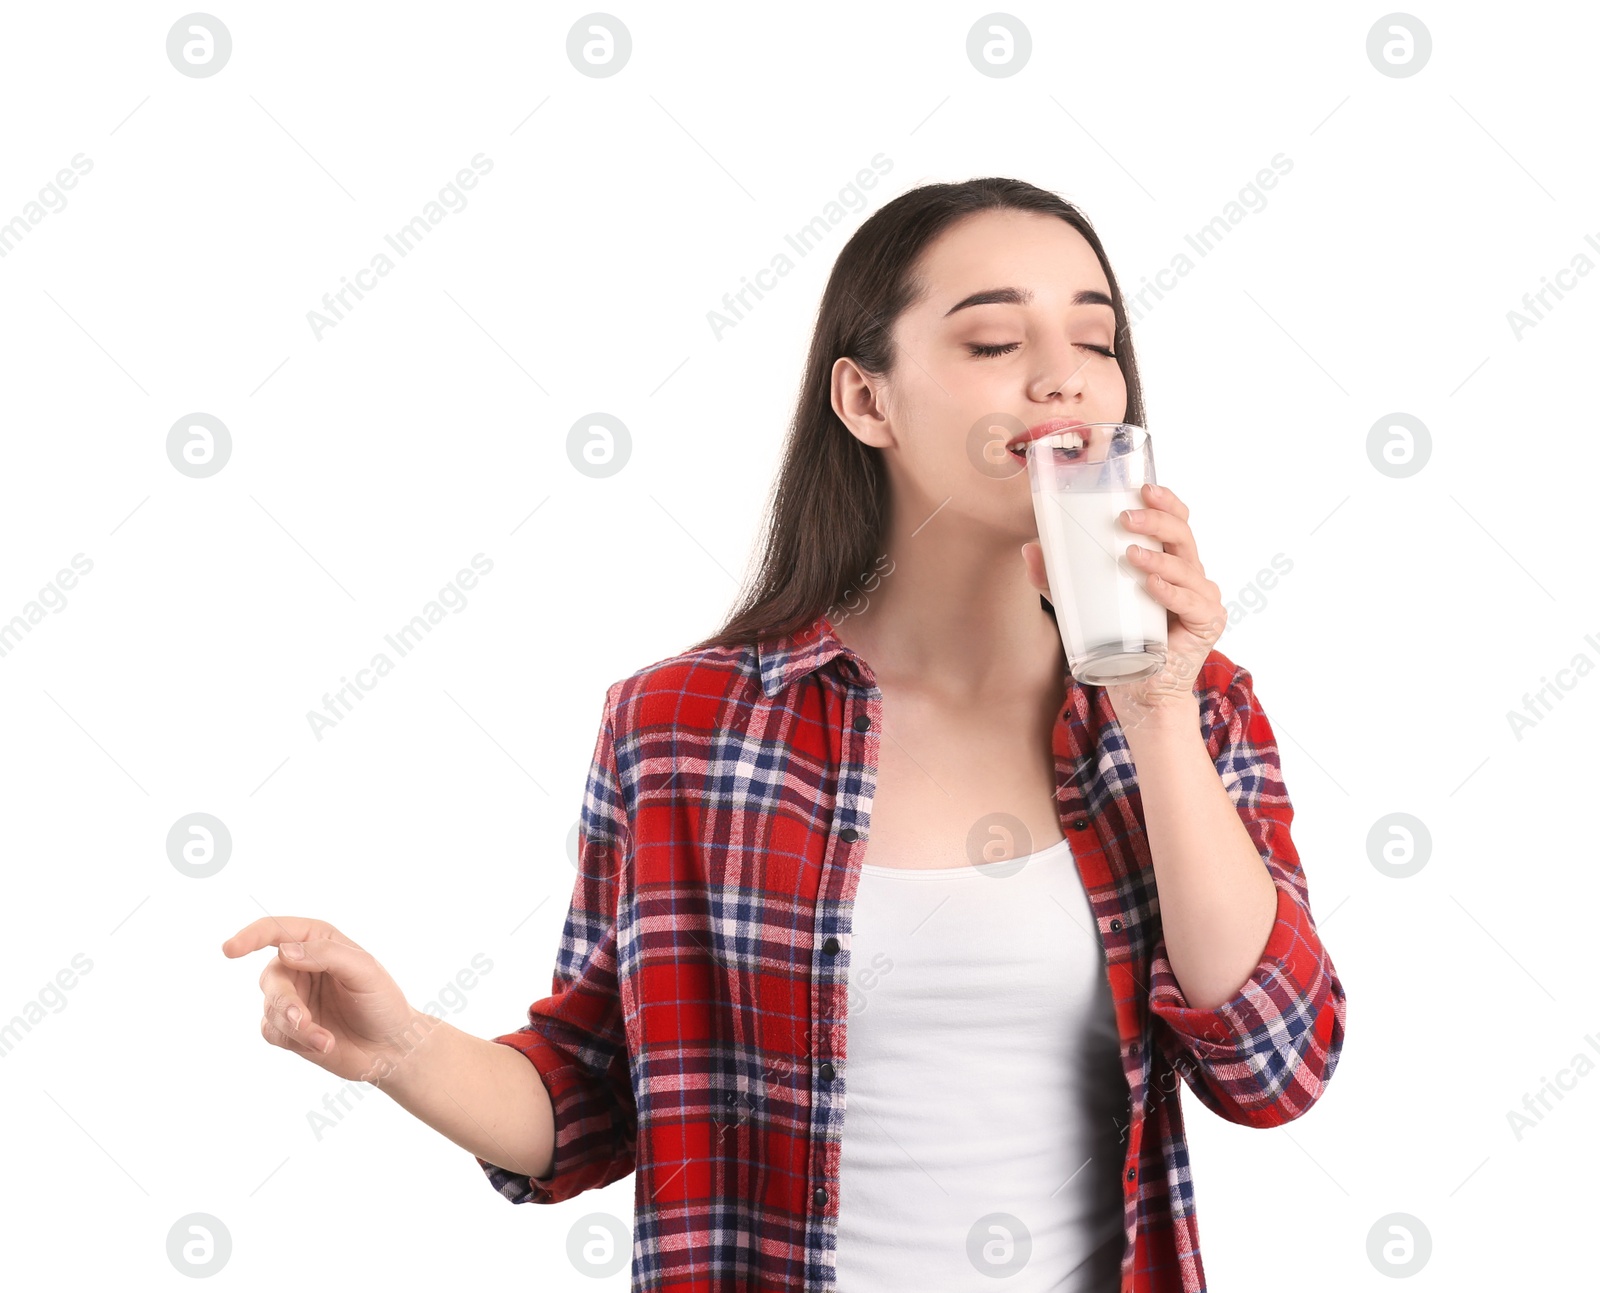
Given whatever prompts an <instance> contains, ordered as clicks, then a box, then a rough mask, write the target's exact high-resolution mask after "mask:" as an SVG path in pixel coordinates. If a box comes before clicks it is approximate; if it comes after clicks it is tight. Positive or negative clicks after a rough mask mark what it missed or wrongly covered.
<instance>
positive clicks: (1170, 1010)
mask: <svg viewBox="0 0 1600 1293" xmlns="http://www.w3.org/2000/svg"><path fill="white" fill-rule="evenodd" d="M1212 662H1220V664H1221V665H1222V666H1225V667H1218V665H1216V664H1213V663H1212ZM1207 672H1208V674H1210V675H1215V678H1216V681H1215V682H1214V683H1213V684H1212V685H1209V686H1206V687H1204V688H1203V689H1202V690H1201V691H1200V693H1199V694H1200V697H1201V724H1202V730H1203V731H1204V732H1205V733H1206V745H1207V749H1208V751H1209V752H1210V754H1211V756H1212V758H1213V761H1214V762H1215V764H1216V768H1217V772H1218V774H1219V775H1220V776H1221V778H1222V783H1223V786H1224V787H1225V788H1226V789H1227V792H1228V796H1229V798H1230V799H1232V801H1233V804H1234V807H1235V808H1236V809H1237V811H1238V813H1239V818H1240V820H1241V821H1242V822H1243V823H1244V826H1245V829H1246V831H1247V832H1248V833H1249V835H1250V839H1251V840H1252V842H1253V843H1254V844H1255V846H1256V851H1257V852H1258V853H1260V855H1261V860H1262V862H1263V864H1264V865H1265V866H1266V868H1267V871H1268V872H1269V874H1270V875H1271V876H1272V883H1273V885H1274V886H1275V888H1276V889H1277V894H1278V909H1277V913H1276V916H1275V917H1274V920H1273V925H1272V930H1271V933H1270V934H1269V935H1268V937H1267V944H1266V947H1265V948H1264V949H1263V950H1262V953H1261V960H1260V962H1259V963H1258V964H1257V966H1256V968H1255V971H1254V973H1252V974H1251V976H1250V977H1249V978H1248V979H1247V980H1246V981H1245V983H1244V985H1243V986H1242V987H1241V988H1240V989H1239V991H1238V992H1237V993H1236V994H1235V995H1234V996H1233V997H1232V998H1231V999H1230V1000H1228V1001H1225V1002H1223V1003H1222V1004H1221V1005H1220V1006H1218V1007H1216V1008H1215V1009H1214V1010H1197V1009H1195V1008H1194V1007H1192V1006H1190V1005H1189V1004H1188V1002H1187V1001H1186V1000H1185V998H1184V995H1183V991H1182V989H1181V988H1180V987H1179V986H1178V980H1177V976H1176V975H1175V974H1174V973H1173V970H1172V964H1171V962H1170V961H1169V960H1168V958H1167V947H1166V937H1165V935H1162V936H1161V937H1159V938H1158V939H1157V942H1156V945H1155V948H1154V950H1153V952H1152V956H1151V962H1150V1012H1151V1016H1152V1029H1153V1033H1154V1037H1155V1040H1156V1043H1157V1044H1158V1045H1159V1046H1160V1047H1161V1049H1162V1051H1163V1053H1164V1054H1165V1055H1166V1056H1167V1058H1168V1060H1169V1061H1170V1062H1171V1063H1172V1065H1173V1067H1174V1068H1175V1069H1176V1070H1177V1071H1178V1072H1179V1073H1181V1074H1182V1075H1183V1078H1184V1080H1185V1082H1187V1084H1188V1085H1189V1088H1190V1089H1191V1090H1192V1091H1193V1092H1194V1093H1195V1095H1196V1096H1197V1097H1198V1098H1199V1099H1200V1101H1201V1102H1202V1103H1203V1104H1205V1105H1206V1106H1207V1107H1208V1108H1209V1109H1211V1110H1212V1111H1213V1112H1215V1113H1217V1114H1219V1115H1220V1116H1221V1117H1223V1118H1226V1119H1227V1120H1228V1121H1229V1122H1234V1123H1239V1124H1241V1125H1243V1126H1248V1127H1275V1126H1279V1125H1281V1124H1283V1123H1286V1122H1289V1121H1291V1120H1293V1119H1295V1118H1298V1117H1299V1116H1300V1115H1301V1114H1302V1113H1304V1112H1305V1111H1306V1110H1307V1109H1309V1108H1310V1107H1311V1106H1312V1105H1313V1104H1314V1103H1316V1101H1317V1099H1318V1098H1319V1097H1320V1096H1321V1095H1322V1092H1323V1090H1324V1089H1325V1088H1326V1087H1327V1085H1328V1082H1329V1080H1330V1079H1331V1078H1332V1077H1333V1073H1334V1069H1335V1068H1336V1067H1337V1066H1338V1063H1339V1055H1340V1052H1341V1050H1342V1048H1343V1045H1344V1032H1345V993H1344V988H1343V986H1342V985H1341V984H1340V982H1339V976H1338V974H1337V973H1336V972H1335V970H1334V966H1333V960H1332V958H1331V957H1330V956H1329V955H1328V951H1327V949H1326V948H1325V947H1324V946H1323V945H1322V940H1321V938H1320V936H1319V935H1318V933H1317V928H1316V923H1315V922H1314V921H1313V920H1312V917H1311V907H1310V903H1309V900H1308V897H1307V891H1306V879H1305V873H1304V871H1303V869H1302V868H1301V865H1300V858H1299V855H1298V853H1297V852H1296V851H1295V846H1294V842H1293V840H1292V839H1291V838H1290V834H1289V825H1290V822H1291V820H1292V819H1293V816H1294V810H1293V808H1292V807H1291V805H1290V802H1289V794H1288V790H1287V789H1286V788H1285V786H1284V784H1283V776H1282V771H1281V769H1280V767H1279V761H1278V747H1277V742H1276V739H1275V737H1274V735H1273V732H1272V728H1271V726H1270V725H1269V724H1268V722H1267V717H1266V715H1265V713H1263V712H1262V710H1261V706H1260V704H1259V703H1258V702H1257V700H1256V697H1255V692H1254V688H1253V687H1252V685H1251V678H1250V674H1249V671H1248V670H1245V669H1242V668H1236V667H1234V666H1232V664H1231V662H1228V661H1227V658H1226V657H1225V656H1222V655H1221V653H1219V652H1213V654H1212V657H1211V661H1208V665H1207Z"/></svg>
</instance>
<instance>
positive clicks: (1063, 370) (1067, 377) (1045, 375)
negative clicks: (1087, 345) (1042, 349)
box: [1028, 347, 1089, 404]
mask: <svg viewBox="0 0 1600 1293" xmlns="http://www.w3.org/2000/svg"><path fill="white" fill-rule="evenodd" d="M1088 365H1089V360H1088V358H1087V357H1086V356H1083V355H1080V354H1078V353H1077V352H1076V351H1074V350H1073V349H1072V348H1071V347H1068V348H1067V349H1066V350H1065V352H1063V353H1062V354H1061V355H1060V356H1054V355H1052V356H1050V357H1049V358H1048V359H1047V360H1045V361H1044V363H1043V364H1042V369H1043V371H1041V372H1040V373H1039V375H1038V376H1036V377H1035V378H1034V379H1033V381H1032V382H1031V383H1030V384H1029V388H1028V398H1029V399H1031V400H1033V401H1034V402H1035V403H1040V404H1042V403H1045V402H1046V401H1048V400H1052V399H1055V398H1056V397H1057V396H1061V395H1070V396H1072V397H1074V398H1082V396H1083V389H1084V384H1085V382H1086V381H1087V380H1088V379H1087V378H1086V377H1085V376H1084V375H1083V370H1084V369H1085V368H1087V367H1088Z"/></svg>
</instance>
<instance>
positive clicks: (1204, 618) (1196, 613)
mask: <svg viewBox="0 0 1600 1293" xmlns="http://www.w3.org/2000/svg"><path fill="white" fill-rule="evenodd" d="M1145 590H1146V591H1147V592H1148V593H1149V594H1150V596H1152V597H1153V598H1155V599H1156V601H1158V602H1160V603H1161V605H1163V606H1165V607H1167V608H1168V609H1169V610H1171V611H1172V612H1173V613H1174V614H1175V615H1177V617H1178V619H1179V621H1180V622H1181V623H1182V625H1183V627H1184V628H1186V629H1188V630H1189V632H1191V633H1193V634H1194V635H1195V636H1196V637H1197V638H1210V637H1211V636H1212V634H1213V633H1214V632H1215V631H1216V630H1217V629H1218V628H1219V626H1220V625H1221V624H1223V623H1224V622H1225V619H1224V617H1223V615H1222V614H1221V607H1220V606H1218V605H1217V604H1216V602H1215V601H1214V600H1213V599H1212V598H1211V597H1210V596H1209V595H1207V594H1205V593H1199V592H1196V591H1195V590H1194V589H1192V588H1185V587H1183V586H1182V585H1180V584H1171V583H1168V582H1167V581H1166V580H1165V579H1163V578H1162V577H1161V576H1160V575H1158V574H1156V573H1155V572H1154V571H1151V572H1150V573H1149V575H1147V576H1146V578H1145Z"/></svg>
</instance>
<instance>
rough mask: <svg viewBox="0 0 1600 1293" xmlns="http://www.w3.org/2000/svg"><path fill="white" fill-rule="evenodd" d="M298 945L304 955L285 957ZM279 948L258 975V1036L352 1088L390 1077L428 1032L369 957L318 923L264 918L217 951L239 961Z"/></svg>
mask: <svg viewBox="0 0 1600 1293" xmlns="http://www.w3.org/2000/svg"><path fill="white" fill-rule="evenodd" d="M296 944H298V945H299V946H300V947H301V948H302V949H303V953H304V954H303V955H302V956H301V957H300V958H299V959H296V958H294V957H292V956H287V955H285V950H286V949H287V950H289V951H293V950H294V947H295V945H296ZM269 946H276V947H277V949H278V952H277V955H276V956H274V957H273V958H272V960H270V961H268V962H267V965H266V968H265V969H263V970H262V971H261V991H262V994H263V998H262V1003H261V1035H262V1036H263V1037H264V1038H266V1040H267V1041H269V1042H271V1043H272V1045H274V1046H281V1047H282V1048H283V1049H284V1050H286V1051H292V1052H294V1053H295V1054H296V1055H300V1056H303V1057H304V1058H305V1059H308V1060H310V1061H311V1062H312V1063H313V1064H316V1065H318V1066H319V1067H321V1068H324V1069H327V1070H328V1072H330V1073H333V1074H335V1075H337V1076H338V1077H342V1078H345V1079H347V1080H349V1081H361V1082H372V1083H375V1084H376V1083H380V1082H381V1081H382V1080H383V1079H385V1078H388V1077H390V1076H391V1075H392V1074H393V1073H394V1071H395V1069H396V1068H398V1067H399V1065H400V1064H402V1063H403V1062H404V1060H405V1057H406V1056H407V1055H408V1054H409V1053H410V1052H411V1051H412V1050H413V1049H414V1048H415V1047H416V1045H417V1043H418V1041H420V1040H421V1038H422V1036H423V1035H424V1034H425V1033H426V1032H427V1031H429V1027H428V1026H429V1025H431V1024H432V1023H433V1020H432V1017H431V1016H428V1015H421V1014H420V1013H419V1012H418V1011H416V1010H413V1009H412V1007H411V1005H410V1003H409V1002H408V1001H407V1000H406V998H405V994H404V993H403V992H401V991H400V987H399V985H398V984H397V983H395V981H394V980H393V979H392V978H390V977H389V972H388V971H387V970H385V969H384V968H383V966H381V965H379V964H378V962H377V960H376V959H375V958H374V957H373V955H372V953H370V952H368V951H366V950H365V949H364V948H362V947H361V946H360V945H359V944H357V943H356V941H355V940H354V939H352V938H349V937H347V936H346V935H344V934H341V933H340V932H339V931H338V930H337V929H335V928H334V927H333V926H332V925H330V924H328V923H327V922H326V921H322V920H312V919H309V918H308V917H304V916H263V917H262V918H261V919H260V920H257V921H252V922H251V923H250V924H248V925H246V926H245V927H244V928H243V929H241V930H240V931H239V932H238V933H237V934H235V935H234V936H233V937H232V938H230V939H228V940H227V941H226V942H225V943H223V945H222V952H223V955H225V956H227V957H229V958H230V959H231V958H236V957H240V956H244V955H246V954H248V953H250V952H254V951H256V950H257V949H258V948H262V947H269Z"/></svg>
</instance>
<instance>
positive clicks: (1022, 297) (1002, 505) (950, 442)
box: [835, 210, 1128, 542]
mask: <svg viewBox="0 0 1600 1293" xmlns="http://www.w3.org/2000/svg"><path fill="white" fill-rule="evenodd" d="M916 276H917V278H918V279H919V280H920V281H921V282H922V284H923V285H924V288H925V290H924V291H923V293H922V296H921V299H920V300H919V301H918V302H917V303H916V304H915V305H913V306H911V307H910V308H909V309H907V310H906V311H905V312H904V313H903V314H902V315H901V316H900V318H899V319H898V320H897V321H896V323H895V325H894V328H893V332H892V337H893V340H894V360H893V367H892V369H891V371H890V372H889V373H888V374H887V375H886V376H885V377H884V378H882V379H868V380H870V381H872V383H873V385H874V386H875V387H876V388H877V391H878V396H879V401H878V409H879V410H880V412H881V418H879V419H876V420H875V419H872V418H870V417H869V418H866V419H859V418H858V419H849V418H847V419H846V421H847V423H849V424H850V425H851V426H852V430H854V431H855V433H856V434H857V435H860V436H861V437H862V438H863V439H866V440H868V442H869V443H873V444H877V445H879V446H880V447H881V448H882V449H883V450H884V454H885V458H886V465H887V467H888V469H889V474H890V479H891V482H892V488H893V489H894V491H895V499H896V506H897V508H902V507H903V508H905V509H907V510H906V514H905V515H904V516H903V517H902V518H901V519H902V520H909V521H910V522H911V524H912V525H913V526H915V525H917V524H920V523H921V522H922V521H923V520H925V519H926V518H927V517H928V516H929V515H931V514H932V513H933V511H934V510H935V509H936V508H939V507H940V506H941V505H944V506H946V507H948V508H951V509H954V512H955V514H957V515H965V516H966V517H968V518H969V519H971V520H973V521H976V522H979V523H981V524H984V525H987V526H992V527H994V528H996V529H997V530H999V531H1002V532H1003V533H1004V536H1005V538H1006V539H1007V540H1008V541H1009V540H1012V539H1016V540H1017V541H1019V542H1020V541H1023V540H1026V539H1030V538H1032V537H1033V536H1034V534H1035V525H1034V519H1033V503H1032V498H1031V496H1030V493H1029V488H1028V472H1027V466H1026V464H1025V463H1024V462H1023V461H1021V460H1019V459H1017V458H1014V457H1012V456H1011V455H1010V454H1008V453H1007V452H1006V451H1005V449H1004V444H1005V442H1006V441H1007V440H1009V439H1011V438H1013V437H1014V436H1016V435H1017V434H1018V433H1020V432H1021V431H1023V430H1025V429H1026V428H1029V427H1033V426H1036V425H1038V424H1039V423H1040V422H1043V421H1045V420H1047V419H1050V418H1056V417H1061V418H1077V419H1080V420H1081V421H1084V422H1121V421H1122V420H1123V418H1124V416H1125V414H1126V411H1127V403H1128V388H1127V383H1126V382H1125V381H1124V379H1123V376H1122V369H1121V368H1120V367H1119V366H1118V364H1117V361H1116V359H1115V358H1114V357H1113V354H1114V351H1115V343H1116V335H1115V333H1116V316H1115V314H1114V313H1113V311H1112V308H1111V305H1110V290H1111V289H1110V285H1109V284H1108V283H1107V282H1106V276H1105V273H1104V272H1103V271H1102V270H1101V268H1100V262H1099V261H1098V259H1096V257H1095V254H1094V250H1093V248H1091V247H1090V246H1089V244H1088V242H1087V241H1085V239H1084V237H1083V235H1081V234H1080V233H1078V231H1077V230H1076V229H1074V228H1072V226H1071V225H1069V224H1067V223H1066V222H1065V221H1064V220H1061V219H1059V218H1058V217H1056V216H1051V215H1041V214H1038V213H1036V212H1024V211H1011V210H1005V211H986V212H983V213H982V214H980V215H975V216H969V217H967V218H966V219H964V220H962V221H961V222H959V223H958V224H956V225H954V226H952V227H951V228H949V229H947V230H946V231H945V232H944V233H943V234H941V235H940V236H939V237H938V238H937V239H936V240H935V241H934V242H932V243H931V244H929V246H928V248H927V249H926V251H925V252H924V253H923V256H922V258H921V260H920V262H919V265H918V267H917V274H916ZM996 297H1001V298H1003V299H994V298H996ZM841 362H847V361H841ZM848 385H849V383H847V384H846V386H847V391H848ZM836 389H837V385H836ZM838 402H839V401H838V399H836V401H835V403H836V405H837V404H838ZM846 402H847V403H848V400H847V401H846ZM863 407H865V406H863ZM869 437H870V438H869ZM945 519H946V520H947V521H948V520H953V519H955V517H954V516H947V517H946V518H945Z"/></svg>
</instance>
